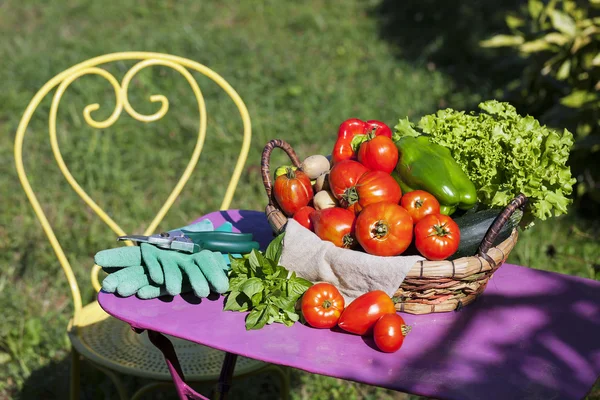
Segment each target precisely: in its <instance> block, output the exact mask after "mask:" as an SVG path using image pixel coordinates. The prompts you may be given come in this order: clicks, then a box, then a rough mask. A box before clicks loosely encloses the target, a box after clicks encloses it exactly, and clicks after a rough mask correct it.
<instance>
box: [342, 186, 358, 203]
mask: <svg viewBox="0 0 600 400" xmlns="http://www.w3.org/2000/svg"><path fill="white" fill-rule="evenodd" d="M342 200H343V201H344V202H345V203H347V204H348V205H349V206H351V205H352V204H354V203H356V202H357V201H358V191H357V190H356V186H351V187H349V188H348V189H346V190H344V194H342Z"/></svg>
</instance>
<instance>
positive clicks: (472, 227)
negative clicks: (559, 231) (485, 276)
mask: <svg viewBox="0 0 600 400" xmlns="http://www.w3.org/2000/svg"><path fill="white" fill-rule="evenodd" d="M502 211H503V209H501V208H495V209H488V210H483V211H477V212H475V213H470V214H465V215H463V216H461V217H458V218H455V219H454V222H456V224H457V225H458V228H459V229H460V243H459V244H458V250H456V253H454V254H453V255H452V257H450V259H451V260H455V259H457V258H460V257H470V256H474V255H475V254H477V250H478V249H479V245H480V244H481V242H482V241H483V237H484V236H485V234H486V233H487V231H488V229H489V228H490V226H492V224H493V223H494V221H495V220H496V217H497V216H498V215H500V213H502ZM522 217H523V211H521V210H520V209H516V210H515V212H514V213H513V214H512V215H511V217H510V218H509V219H508V221H506V224H504V226H503V227H502V229H501V230H500V233H499V234H498V237H497V238H496V240H495V241H494V246H497V245H498V244H500V243H502V242H503V241H504V240H506V239H508V237H509V236H510V234H511V233H512V231H513V229H514V228H516V227H517V226H518V225H519V222H520V221H521V218H522Z"/></svg>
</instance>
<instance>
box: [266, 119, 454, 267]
mask: <svg viewBox="0 0 600 400" xmlns="http://www.w3.org/2000/svg"><path fill="white" fill-rule="evenodd" d="M398 156H399V154H398V149H397V147H396V145H395V143H394V142H393V140H392V131H391V130H390V128H389V127H388V126H387V125H385V124H384V123H383V122H380V121H366V122H365V121H361V120H358V119H350V120H347V121H345V122H344V123H342V124H341V126H340V129H339V132H338V139H337V141H336V143H335V145H334V148H333V152H332V155H331V164H330V163H329V160H327V159H326V158H325V157H324V156H311V157H309V158H307V159H306V160H305V162H304V163H303V164H302V167H301V168H300V169H296V170H293V169H292V168H287V170H286V172H285V173H283V174H281V175H279V176H277V178H276V180H275V185H274V197H275V199H276V201H277V202H278V204H279V205H280V207H281V208H282V210H283V211H284V212H285V213H286V214H287V215H288V216H289V217H293V218H294V219H295V220H297V221H298V222H299V223H300V224H301V225H302V226H304V227H306V228H307V229H310V230H311V231H313V232H314V233H315V234H316V235H317V236H319V237H320V238H321V239H322V240H326V241H329V242H332V243H333V244H335V245H336V246H338V247H343V248H348V249H362V250H364V251H365V252H367V253H369V254H373V255H377V256H396V255H400V254H402V253H404V252H405V251H406V250H407V249H408V248H409V246H410V245H411V244H412V243H413V239H414V245H415V247H416V249H417V251H418V252H419V253H421V255H423V256H424V257H426V258H427V259H429V260H443V259H445V258H447V257H449V256H450V255H452V254H454V253H455V252H456V250H457V248H458V245H459V241H460V231H459V228H458V226H457V225H456V223H455V222H454V221H453V220H452V219H451V218H450V217H448V216H446V215H442V214H440V204H439V202H438V201H437V199H436V198H435V197H434V196H433V195H431V194H430V193H427V192H425V191H422V190H415V191H412V192H409V193H406V194H404V196H403V195H402V190H401V188H400V185H399V184H398V182H397V181H396V179H394V177H393V176H392V175H391V173H392V171H393V170H394V169H395V167H396V164H397V162H398ZM323 159H326V160H327V162H326V163H324V162H323ZM316 160H318V161H316ZM315 162H318V165H317V164H315ZM325 164H326V165H325ZM331 165H333V166H332V167H331ZM315 192H316V194H315Z"/></svg>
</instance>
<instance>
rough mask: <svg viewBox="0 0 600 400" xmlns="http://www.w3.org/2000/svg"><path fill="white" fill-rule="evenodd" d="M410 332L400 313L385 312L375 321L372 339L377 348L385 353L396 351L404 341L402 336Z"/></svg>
mask: <svg viewBox="0 0 600 400" xmlns="http://www.w3.org/2000/svg"><path fill="white" fill-rule="evenodd" d="M408 332H410V326H408V325H406V323H405V322H404V319H403V318H402V317H401V316H400V314H386V315H384V316H383V317H381V318H379V320H378V321H377V322H376V323H375V326H374V327H373V339H375V344H376V345H377V347H378V348H379V350H381V351H384V352H386V353H393V352H395V351H398V349H399V348H400V347H402V343H404V337H405V336H406V335H407V334H408Z"/></svg>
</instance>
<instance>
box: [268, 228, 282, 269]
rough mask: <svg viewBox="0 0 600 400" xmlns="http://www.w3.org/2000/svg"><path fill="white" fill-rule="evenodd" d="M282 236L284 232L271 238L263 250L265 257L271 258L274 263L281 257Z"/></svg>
mask: <svg viewBox="0 0 600 400" xmlns="http://www.w3.org/2000/svg"><path fill="white" fill-rule="evenodd" d="M284 236H285V232H284V233H282V234H280V235H279V236H277V237H276V238H275V239H273V240H272V241H271V243H269V245H268V246H267V250H266V251H265V257H267V258H268V259H269V260H273V261H274V262H275V263H276V264H277V263H279V259H280V258H281V252H282V251H283V238H284Z"/></svg>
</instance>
